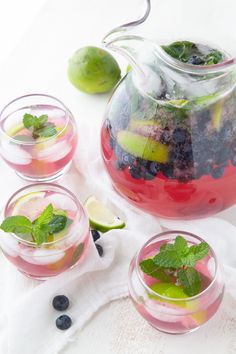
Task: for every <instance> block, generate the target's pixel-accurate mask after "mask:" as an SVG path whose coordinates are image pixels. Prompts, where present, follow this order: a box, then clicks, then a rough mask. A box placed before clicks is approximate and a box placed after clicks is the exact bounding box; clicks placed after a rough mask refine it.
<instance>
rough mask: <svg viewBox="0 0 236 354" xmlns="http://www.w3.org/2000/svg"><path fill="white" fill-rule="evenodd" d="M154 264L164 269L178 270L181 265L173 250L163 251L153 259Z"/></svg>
mask: <svg viewBox="0 0 236 354" xmlns="http://www.w3.org/2000/svg"><path fill="white" fill-rule="evenodd" d="M153 261H154V263H155V264H156V265H157V266H159V267H164V268H180V267H181V266H182V265H183V263H182V260H181V257H180V256H179V254H178V253H177V252H176V251H175V250H164V251H161V252H160V253H158V254H157V255H156V256H155V257H154V258H153Z"/></svg>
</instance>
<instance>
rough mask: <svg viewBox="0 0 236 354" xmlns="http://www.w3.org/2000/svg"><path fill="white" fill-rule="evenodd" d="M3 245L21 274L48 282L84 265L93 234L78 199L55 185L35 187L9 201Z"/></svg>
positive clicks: (36, 185) (6, 210)
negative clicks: (91, 234)
mask: <svg viewBox="0 0 236 354" xmlns="http://www.w3.org/2000/svg"><path fill="white" fill-rule="evenodd" d="M0 228H1V233H0V246H1V248H2V251H3V253H4V254H5V256H6V257H7V258H8V260H9V261H10V262H11V263H12V264H14V265H15V266H16V267H17V268H18V270H19V271H20V272H22V273H23V274H25V275H26V276H28V277H32V278H35V279H42V280H45V279H48V278H50V277H52V276H55V275H58V274H60V273H62V272H64V271H65V270H67V269H69V268H71V267H73V266H74V265H76V264H77V263H78V262H81V261H82V260H83V259H84V257H85V254H86V249H87V245H88V242H89V237H90V231H89V222H88V218H87V216H86V214H85V212H84V210H83V208H82V206H81V205H80V203H79V201H78V200H77V198H76V197H75V196H74V195H73V194H72V193H71V192H69V191H68V190H67V189H65V188H63V187H60V186H57V185H53V184H48V183H46V184H41V185H40V184H34V185H31V186H28V187H24V188H22V189H20V190H19V191H18V192H16V193H15V194H14V195H13V196H12V197H11V198H10V200H9V201H8V203H7V205H6V207H5V211H4V220H3V221H2V224H1V226H0Z"/></svg>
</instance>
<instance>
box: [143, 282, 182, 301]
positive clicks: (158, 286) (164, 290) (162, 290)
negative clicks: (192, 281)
mask: <svg viewBox="0 0 236 354" xmlns="http://www.w3.org/2000/svg"><path fill="white" fill-rule="evenodd" d="M150 288H151V289H152V290H153V291H154V292H155V293H157V294H159V295H162V296H166V297H169V298H172V299H186V298H188V295H187V294H185V292H184V291H183V288H182V287H180V286H177V285H175V284H172V283H155V284H153V285H151V286H150ZM150 297H152V298H154V299H155V298H156V299H158V298H157V297H156V296H153V295H150Z"/></svg>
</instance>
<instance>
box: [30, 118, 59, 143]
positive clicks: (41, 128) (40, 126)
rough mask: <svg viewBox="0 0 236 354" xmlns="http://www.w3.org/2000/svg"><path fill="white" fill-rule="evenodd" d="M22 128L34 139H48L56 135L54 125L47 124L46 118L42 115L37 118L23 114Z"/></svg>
mask: <svg viewBox="0 0 236 354" xmlns="http://www.w3.org/2000/svg"><path fill="white" fill-rule="evenodd" d="M23 124H24V127H25V128H27V129H29V130H30V131H31V132H32V136H33V138H34V139H37V138H39V137H43V138H48V137H50V136H53V135H55V134H56V133H57V130H56V128H55V124H54V123H48V116H47V115H46V114H43V115H41V116H39V117H36V116H33V115H32V114H29V113H25V114H24V117H23Z"/></svg>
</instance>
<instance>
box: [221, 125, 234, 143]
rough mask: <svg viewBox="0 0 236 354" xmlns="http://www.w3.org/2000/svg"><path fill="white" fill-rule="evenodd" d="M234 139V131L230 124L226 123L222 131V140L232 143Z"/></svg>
mask: <svg viewBox="0 0 236 354" xmlns="http://www.w3.org/2000/svg"><path fill="white" fill-rule="evenodd" d="M232 138H233V129H232V125H231V124H230V123H226V124H225V125H224V126H223V127H222V129H221V131H220V139H222V140H223V141H227V142H228V141H231V140H232Z"/></svg>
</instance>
